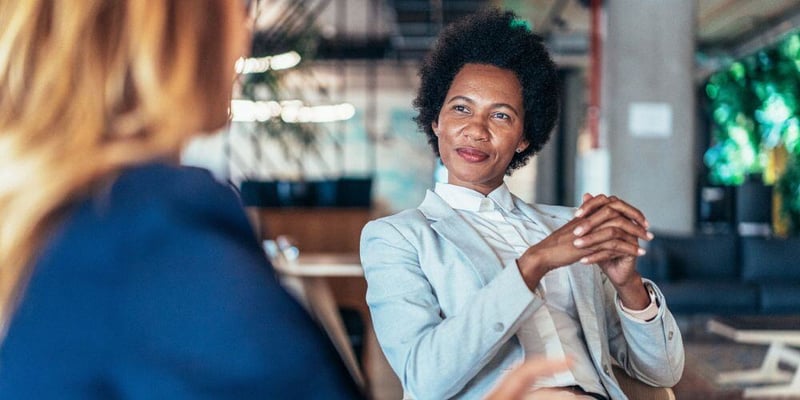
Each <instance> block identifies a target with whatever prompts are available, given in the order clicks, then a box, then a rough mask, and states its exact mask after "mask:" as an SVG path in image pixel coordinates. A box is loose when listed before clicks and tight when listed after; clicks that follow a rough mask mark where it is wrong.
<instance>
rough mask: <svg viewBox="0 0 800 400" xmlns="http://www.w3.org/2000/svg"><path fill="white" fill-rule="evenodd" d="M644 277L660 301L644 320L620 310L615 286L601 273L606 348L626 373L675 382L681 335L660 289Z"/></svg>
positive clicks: (656, 381)
mask: <svg viewBox="0 0 800 400" xmlns="http://www.w3.org/2000/svg"><path fill="white" fill-rule="evenodd" d="M645 281H646V282H649V283H650V284H651V285H653V288H654V289H655V291H656V296H657V299H658V301H659V304H660V305H659V309H658V315H657V316H656V317H655V318H654V319H653V320H652V321H647V322H645V321H638V320H635V319H634V318H632V317H629V316H628V315H626V314H625V313H624V312H623V311H622V308H620V306H619V299H618V296H617V292H616V290H615V289H614V287H613V285H611V283H610V282H609V281H608V279H607V278H606V276H605V275H603V288H604V291H605V299H606V305H605V310H606V320H607V321H608V343H609V349H610V351H611V355H612V357H614V359H615V360H616V361H617V363H618V364H619V365H620V366H621V367H622V368H623V369H624V370H625V372H627V374H628V375H630V376H632V377H634V378H636V379H638V380H640V381H642V382H644V383H647V384H649V385H651V386H658V387H671V386H675V384H677V383H678V381H679V380H680V379H681V375H682V374H683V365H684V352H683V339H682V337H681V332H680V330H679V329H678V324H677V322H676V321H675V318H674V317H673V315H672V313H671V312H670V311H669V309H668V308H667V304H666V302H665V300H664V296H663V295H662V294H661V291H660V290H659V289H658V287H656V286H655V284H654V283H653V282H652V281H649V280H647V279H645Z"/></svg>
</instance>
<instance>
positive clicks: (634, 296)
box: [616, 273, 650, 310]
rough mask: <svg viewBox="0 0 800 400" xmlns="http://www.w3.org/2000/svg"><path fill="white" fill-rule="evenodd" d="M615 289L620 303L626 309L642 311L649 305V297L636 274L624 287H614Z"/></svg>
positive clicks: (639, 276) (642, 282)
mask: <svg viewBox="0 0 800 400" xmlns="http://www.w3.org/2000/svg"><path fill="white" fill-rule="evenodd" d="M616 289H617V295H618V296H619V299H620V301H621V302H622V304H623V305H624V306H625V307H626V308H628V309H631V310H642V309H644V308H646V307H647V306H648V305H649V304H650V295H649V294H648V293H647V289H645V287H644V281H643V280H642V277H641V275H639V274H638V273H637V274H636V276H635V277H634V278H633V279H630V280H629V281H628V282H627V283H625V284H624V285H619V286H616Z"/></svg>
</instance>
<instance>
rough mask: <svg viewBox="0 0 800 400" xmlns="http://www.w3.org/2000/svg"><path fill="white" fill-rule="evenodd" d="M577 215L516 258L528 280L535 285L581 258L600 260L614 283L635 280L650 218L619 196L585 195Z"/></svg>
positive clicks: (585, 261)
mask: <svg viewBox="0 0 800 400" xmlns="http://www.w3.org/2000/svg"><path fill="white" fill-rule="evenodd" d="M584 200H585V201H584V203H583V204H582V205H581V207H580V208H579V209H578V211H577V212H576V214H577V216H576V217H575V218H574V219H572V220H571V221H569V222H568V223H567V224H565V225H564V226H562V227H561V228H559V229H557V230H555V231H554V232H552V233H551V234H550V235H548V236H547V237H546V238H545V239H544V240H542V241H540V242H539V243H537V244H535V245H533V246H531V247H530V248H528V250H527V251H526V252H525V253H523V255H522V256H521V257H520V258H519V259H518V260H517V264H518V265H519V269H520V272H521V273H522V276H523V278H524V279H525V282H526V284H527V285H528V287H530V288H531V289H533V288H535V287H536V286H537V285H538V283H539V280H541V278H542V276H544V274H546V273H547V272H548V271H550V270H552V269H554V268H559V267H562V266H565V265H570V264H573V263H575V262H578V261H581V262H583V263H585V264H594V263H598V264H601V267H605V268H608V271H607V273H611V274H612V275H613V278H612V277H609V278H610V279H613V281H612V283H614V284H617V283H618V284H620V285H624V284H626V283H627V281H628V280H632V278H634V276H632V275H631V273H630V269H633V270H634V272H635V258H636V257H637V256H639V255H642V254H643V250H642V249H640V248H639V244H638V240H637V239H638V238H642V239H645V240H649V238H650V237H651V236H652V235H650V234H649V233H648V232H647V230H646V229H645V228H646V226H647V220H646V219H645V218H644V215H643V214H642V213H641V212H640V211H639V210H637V209H636V208H634V207H632V206H630V205H629V204H627V203H625V202H623V201H622V200H619V199H618V198H616V197H613V196H612V197H606V196H602V195H601V196H597V197H593V196H590V195H586V196H584Z"/></svg>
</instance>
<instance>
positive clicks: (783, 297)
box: [760, 283, 800, 314]
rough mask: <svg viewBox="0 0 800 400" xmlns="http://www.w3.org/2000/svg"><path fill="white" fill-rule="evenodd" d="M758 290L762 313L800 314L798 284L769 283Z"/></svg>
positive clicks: (799, 284)
mask: <svg viewBox="0 0 800 400" xmlns="http://www.w3.org/2000/svg"><path fill="white" fill-rule="evenodd" d="M760 289H761V290H760V292H761V311H762V312H763V313H765V314H800V283H798V284H788V283H770V284H767V285H761V287H760Z"/></svg>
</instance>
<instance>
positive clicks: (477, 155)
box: [456, 147, 489, 162]
mask: <svg viewBox="0 0 800 400" xmlns="http://www.w3.org/2000/svg"><path fill="white" fill-rule="evenodd" d="M456 152H457V153H458V155H459V156H460V157H461V158H463V159H464V160H466V161H468V162H481V161H484V160H486V159H487V158H489V155H488V154H486V153H484V152H482V151H480V150H478V149H473V148H471V147H462V148H460V149H456Z"/></svg>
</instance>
